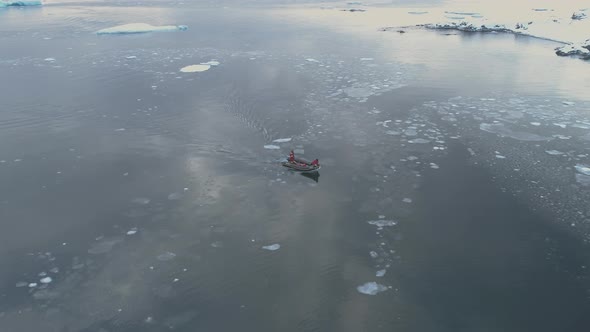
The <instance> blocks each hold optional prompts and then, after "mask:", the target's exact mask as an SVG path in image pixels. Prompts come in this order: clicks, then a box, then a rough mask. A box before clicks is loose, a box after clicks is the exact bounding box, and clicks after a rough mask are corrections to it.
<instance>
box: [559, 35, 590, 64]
mask: <svg viewBox="0 0 590 332" xmlns="http://www.w3.org/2000/svg"><path fill="white" fill-rule="evenodd" d="M555 54H557V55H559V56H572V55H577V56H580V57H581V58H583V59H590V39H586V40H585V41H584V42H581V43H571V44H567V45H565V46H561V47H557V48H556V49H555Z"/></svg>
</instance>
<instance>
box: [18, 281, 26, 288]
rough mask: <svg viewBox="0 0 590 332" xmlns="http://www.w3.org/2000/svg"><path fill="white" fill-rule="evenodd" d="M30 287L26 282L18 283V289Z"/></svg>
mask: <svg viewBox="0 0 590 332" xmlns="http://www.w3.org/2000/svg"><path fill="white" fill-rule="evenodd" d="M28 285H29V283H28V282H25V281H19V282H17V283H16V287H18V288H21V287H27V286H28Z"/></svg>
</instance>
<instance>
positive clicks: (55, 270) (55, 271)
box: [49, 267, 59, 273]
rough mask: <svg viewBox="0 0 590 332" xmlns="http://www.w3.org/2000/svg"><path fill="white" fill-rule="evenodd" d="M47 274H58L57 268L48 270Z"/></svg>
mask: <svg viewBox="0 0 590 332" xmlns="http://www.w3.org/2000/svg"><path fill="white" fill-rule="evenodd" d="M49 272H51V273H59V268H57V267H54V268H52V269H51V270H49Z"/></svg>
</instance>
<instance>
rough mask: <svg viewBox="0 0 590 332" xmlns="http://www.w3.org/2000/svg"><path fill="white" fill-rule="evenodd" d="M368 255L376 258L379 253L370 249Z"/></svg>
mask: <svg viewBox="0 0 590 332" xmlns="http://www.w3.org/2000/svg"><path fill="white" fill-rule="evenodd" d="M369 255H370V256H371V258H377V257H379V254H377V253H376V252H375V251H370V252H369Z"/></svg>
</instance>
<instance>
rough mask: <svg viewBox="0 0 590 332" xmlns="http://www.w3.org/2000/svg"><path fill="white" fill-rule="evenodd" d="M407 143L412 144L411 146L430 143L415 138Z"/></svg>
mask: <svg viewBox="0 0 590 332" xmlns="http://www.w3.org/2000/svg"><path fill="white" fill-rule="evenodd" d="M408 143H412V144H426V143H430V141H429V140H427V139H424V138H415V139H411V140H409V141H408Z"/></svg>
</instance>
